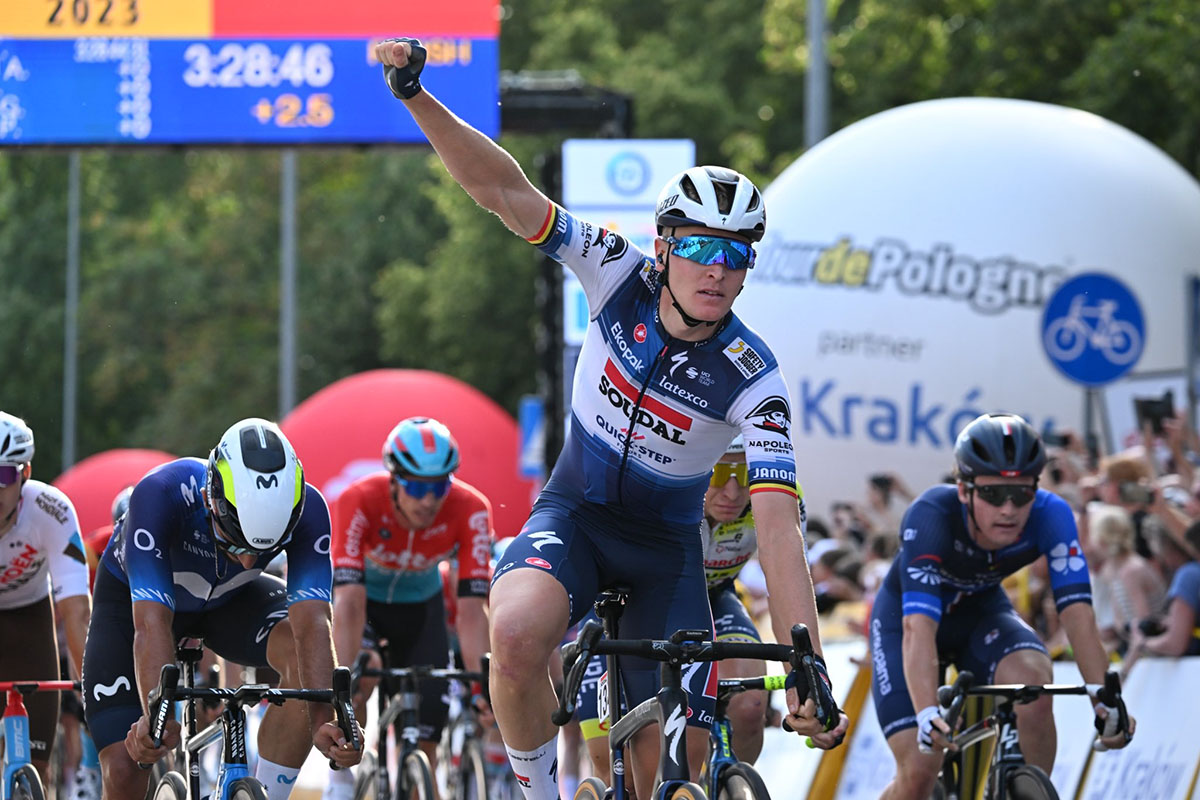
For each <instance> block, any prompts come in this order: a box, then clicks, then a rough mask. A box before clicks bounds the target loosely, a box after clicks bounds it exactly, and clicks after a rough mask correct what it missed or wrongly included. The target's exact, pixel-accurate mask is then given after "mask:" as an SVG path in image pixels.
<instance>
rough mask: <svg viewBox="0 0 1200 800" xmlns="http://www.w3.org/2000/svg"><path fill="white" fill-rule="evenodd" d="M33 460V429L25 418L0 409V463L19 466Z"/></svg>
mask: <svg viewBox="0 0 1200 800" xmlns="http://www.w3.org/2000/svg"><path fill="white" fill-rule="evenodd" d="M30 461H33V430H32V429H31V428H30V427H29V426H28V425H26V424H25V420H23V419H21V418H20V417H14V416H13V415H12V414H7V413H5V412H3V411H0V464H3V465H5V466H10V467H19V466H22V465H24V464H28V463H29V462H30Z"/></svg>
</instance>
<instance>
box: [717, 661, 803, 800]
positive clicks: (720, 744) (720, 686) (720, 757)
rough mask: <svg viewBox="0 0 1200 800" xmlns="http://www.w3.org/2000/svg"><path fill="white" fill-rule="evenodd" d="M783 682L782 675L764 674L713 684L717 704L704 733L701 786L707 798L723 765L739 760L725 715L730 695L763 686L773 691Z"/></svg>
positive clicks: (731, 727) (785, 680)
mask: <svg viewBox="0 0 1200 800" xmlns="http://www.w3.org/2000/svg"><path fill="white" fill-rule="evenodd" d="M786 682H787V676H785V675H764V676H762V677H761V678H740V679H731V680H723V681H719V682H718V683H717V707H716V709H715V710H714V711H713V723H712V727H711V728H710V729H709V732H708V738H709V741H710V742H712V748H711V750H710V751H709V756H708V775H707V778H708V780H707V783H708V785H707V786H706V787H705V788H706V789H707V790H708V796H709V797H716V796H717V789H718V787H719V786H720V780H721V773H722V772H724V771H725V769H726V768H727V767H730V766H733V765H734V764H737V763H738V760H739V759H738V757H737V754H736V753H734V752H733V725H732V723H730V721H729V716H728V711H729V701H730V700H732V699H733V697H734V695H736V694H739V693H741V692H745V691H752V690H757V689H763V690H766V691H771V692H773V691H775V690H777V689H783V688H784V685H785V683H786Z"/></svg>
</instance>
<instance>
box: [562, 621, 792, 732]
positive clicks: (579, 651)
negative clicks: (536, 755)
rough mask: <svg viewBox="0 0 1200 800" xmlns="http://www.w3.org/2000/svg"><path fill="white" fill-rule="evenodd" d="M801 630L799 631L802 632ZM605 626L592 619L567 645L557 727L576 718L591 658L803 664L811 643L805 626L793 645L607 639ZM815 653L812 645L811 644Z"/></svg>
mask: <svg viewBox="0 0 1200 800" xmlns="http://www.w3.org/2000/svg"><path fill="white" fill-rule="evenodd" d="M798 629H799V630H798ZM603 634H604V627H603V626H602V625H601V624H600V623H599V622H597V621H596V620H588V621H587V623H585V624H584V626H583V628H582V629H580V631H579V635H578V636H577V637H576V639H575V641H573V642H569V643H567V644H565V645H563V648H562V658H563V673H564V675H566V679H565V680H564V681H563V690H562V694H561V695H560V696H559V698H558V708H557V709H555V711H554V712H553V713H552V714H551V715H550V719H551V721H552V722H553V723H554V724H555V725H560V726H561V725H566V724H567V722H569V721H570V719H571V717H572V715H574V713H575V710H576V706H577V704H578V695H579V687H580V686H581V685H582V683H583V674H584V672H585V671H586V670H587V664H588V661H589V660H591V657H592V656H594V655H596V656H605V655H616V656H634V657H637V658H645V659H648V660H651V661H662V662H665V663H669V664H692V663H695V662H698V661H700V662H702V661H722V660H724V659H727V658H747V659H760V660H763V661H781V662H784V663H791V664H792V665H793V667H795V666H796V665H797V664H799V663H800V660H799V657H798V656H797V655H796V653H797V652H798V651H799V650H800V649H801V648H802V646H803V642H805V641H808V629H807V628H805V627H804V626H803V625H796V626H794V627H793V628H792V646H791V647H789V646H787V645H782V644H764V643H761V642H712V641H707V640H706V639H701V637H707V636H709V635H711V634H710V633H709V632H708V631H689V630H680V631H676V632H675V633H674V634H673V635H672V636H671V638H670V639H666V640H663V639H604V638H602V636H603ZM808 649H809V652H810V653H811V651H812V644H811V642H810V641H809V642H808Z"/></svg>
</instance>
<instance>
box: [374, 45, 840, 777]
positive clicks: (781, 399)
mask: <svg viewBox="0 0 1200 800" xmlns="http://www.w3.org/2000/svg"><path fill="white" fill-rule="evenodd" d="M413 44H414V40H409V39H400V40H390V41H385V42H381V43H380V44H378V45H377V46H376V48H375V54H376V56H377V57H378V59H379V60H380V62H382V64H383V65H384V73H385V77H386V80H387V83H388V86H389V88H390V89H391V90H392V92H393V94H395V95H396V96H397V97H399V98H403V99H404V101H405V106H406V107H407V109H408V111H409V112H410V113H411V114H412V115H413V118H414V119H415V120H416V122H417V124H418V125H419V126H420V127H421V129H422V131H424V133H425V135H426V137H427V138H428V139H429V141H430V143H431V144H432V145H433V147H434V149H435V150H436V151H437V153H438V155H439V156H440V157H441V159H442V162H443V163H444V164H445V165H446V168H447V169H448V170H449V172H450V174H451V175H452V176H453V177H454V179H455V180H457V181H458V182H459V184H461V185H462V187H463V188H464V189H465V190H466V191H467V193H468V194H469V195H470V196H471V197H472V198H473V199H474V200H475V201H476V202H477V203H479V204H480V205H481V206H483V207H484V208H486V209H488V210H490V211H492V212H493V213H495V214H496V215H498V216H499V217H500V218H501V220H503V222H504V223H505V225H507V226H508V227H509V229H511V230H512V231H513V232H515V233H517V234H518V235H520V236H523V237H525V238H527V239H528V240H529V241H530V242H531V243H532V244H534V245H536V246H537V247H538V248H539V249H540V250H541V251H542V252H544V253H546V254H547V255H549V256H551V257H552V258H554V259H556V260H558V261H559V262H560V263H562V264H564V265H566V266H568V267H570V268H571V269H572V270H573V271H574V272H575V273H576V274H577V275H578V277H579V279H580V281H581V282H582V283H583V286H584V289H585V291H586V293H587V297H588V306H589V309H590V313H591V323H590V324H589V327H588V332H587V334H586V337H585V341H584V345H583V350H582V352H581V354H580V360H579V366H578V367H577V368H576V373H575V382H574V387H575V388H574V390H573V393H572V401H571V406H572V407H571V426H570V433H569V436H568V440H567V442H566V444H565V446H564V448H563V451H562V453H561V455H560V456H559V459H558V462H557V464H556V465H555V467H554V472H553V474H552V475H551V477H550V480H549V482H548V483H547V485H546V487H545V488H544V489H543V491H542V493H541V495H540V496H539V498H538V500H537V503H536V504H535V506H534V509H533V512H532V516H531V517H530V519H529V521H528V522H527V523H526V525H525V527H524V529H523V530H522V533H521V535H520V536H518V537H517V539H516V540H515V541H514V542H513V543H512V544H511V545H510V546H509V547H508V548H507V549H506V550H505V553H504V557H503V558H502V559H501V561H500V563H499V564H498V565H497V567H496V577H495V578H494V582H493V584H492V594H491V598H490V600H491V612H492V613H491V619H490V622H491V631H490V634H491V638H490V641H491V645H492V662H491V663H492V681H491V686H492V702H493V710H494V712H495V715H496V719H497V721H498V722H499V724H500V729H501V732H502V733H503V736H504V741H505V743H506V746H507V747H508V750H509V759H510V761H511V762H512V764H513V770H514V772H515V773H516V775H517V776H518V782H519V783H521V784H522V788H523V789H524V791H525V794H526V796H527V797H528V798H530V799H531V800H551V799H552V798H556V797H557V796H558V789H557V787H556V785H555V783H556V758H555V750H556V745H557V741H556V736H555V729H554V726H553V725H552V723H551V722H550V715H551V712H552V711H553V710H554V709H555V707H556V705H557V702H556V699H555V696H554V691H553V689H552V687H551V683H550V679H549V676H548V674H547V664H548V663H549V661H550V655H551V652H552V651H553V650H554V648H555V647H557V646H558V643H559V642H560V641H561V640H562V637H563V634H564V632H565V631H566V629H567V626H568V624H569V623H571V622H574V621H577V620H579V619H580V618H581V617H583V615H584V614H585V613H586V612H587V610H588V609H589V607H590V606H591V603H592V600H593V599H594V598H595V596H596V594H597V592H598V590H599V589H600V588H601V587H602V586H604V585H605V584H608V583H612V582H622V583H625V584H627V585H629V586H631V588H632V593H631V600H630V604H629V606H628V608H627V609H626V612H625V615H624V616H623V618H622V636H629V637H632V638H644V637H654V638H659V637H662V636H664V635H667V634H670V633H671V632H673V631H674V630H676V629H680V628H690V629H697V628H703V629H707V630H710V631H711V629H712V628H711V624H712V619H711V616H710V612H709V608H708V597H707V596H708V592H707V587H706V583H705V579H704V553H703V550H702V547H701V542H700V537H699V536H697V531H698V529H699V525H700V517H701V507H702V502H703V497H704V491H705V488H706V487H707V486H708V485H709V475H710V473H711V471H712V467H713V464H714V463H716V461H717V460H718V459H719V458H720V457H721V454H722V453H724V452H725V448H726V445H728V444H729V441H730V440H731V439H732V438H733V437H734V435H735V434H736V433H738V432H739V431H740V432H742V433H743V435H744V437H745V441H746V452H747V462H748V463H749V472H750V498H751V499H750V502H751V505H752V507H753V510H754V517H755V520H756V522H757V529H758V540H759V547H760V548H761V550H762V553H763V558H762V562H763V565H764V570H765V572H766V578H767V583H768V585H769V587H770V589H771V617H772V620H773V621H774V626H775V634H776V637H777V638H778V639H780V640H781V641H789V630H790V627H791V625H792V624H793V623H795V622H804V623H807V625H808V626H809V629H810V630H811V631H812V632H813V633H814V634H815V633H816V629H817V617H816V608H815V601H814V599H813V589H812V581H811V578H810V576H809V574H808V567H807V564H806V562H805V557H804V540H803V536H802V534H801V530H800V515H799V508H798V505H797V502H796V499H797V494H796V469H795V456H794V454H793V450H792V445H791V440H790V424H791V419H790V403H789V400H788V391H787V386H786V383H785V382H784V379H783V377H782V375H781V374H780V371H779V367H778V364H777V363H776V360H775V357H774V356H773V355H772V353H771V351H770V350H769V349H768V348H767V346H766V344H765V343H764V342H763V341H762V339H761V338H760V337H759V336H758V335H757V334H755V333H754V332H753V331H752V330H751V329H750V328H749V327H747V326H746V325H745V324H744V323H743V322H742V321H741V320H739V319H738V318H737V317H736V316H734V314H733V313H732V311H731V308H732V305H733V300H734V298H735V297H736V296H737V294H738V292H740V291H741V287H742V284H743V282H744V281H745V278H746V269H747V268H749V267H750V266H752V265H753V263H754V249H753V247H752V243H753V242H757V241H759V240H760V239H761V238H762V235H763V232H764V230H765V214H764V211H763V203H762V196H761V195H760V194H759V192H758V190H757V189H756V188H755V187H754V185H753V184H752V183H751V182H750V181H749V180H748V179H747V178H745V177H744V176H742V175H740V174H738V173H737V172H734V171H732V170H728V169H722V168H717V167H696V168H693V169H690V170H687V171H686V172H684V173H682V174H680V175H678V176H676V177H675V178H674V179H673V180H672V181H671V182H670V183H669V184H668V186H667V187H666V188H665V189H664V190H663V192H662V194H661V195H660V198H659V203H658V209H657V212H656V222H657V224H658V227H659V233H660V236H659V237H658V238H657V239H656V240H655V243H654V255H653V256H649V255H647V254H645V253H643V252H641V251H640V250H638V249H637V248H636V247H634V246H633V245H631V244H630V243H629V242H628V241H627V240H626V239H624V238H623V237H622V236H620V235H619V234H617V233H615V232H612V231H606V230H604V229H603V228H600V227H597V226H595V225H593V224H590V223H587V222H584V221H582V220H578V219H576V218H575V217H573V216H572V215H571V214H569V213H567V212H566V211H564V210H563V209H562V208H560V207H559V206H557V205H555V204H554V203H552V202H550V200H549V199H548V198H547V197H546V196H545V195H544V194H542V193H541V192H540V191H538V190H537V189H536V188H534V186H533V185H532V184H530V182H529V180H528V179H527V178H526V176H525V174H524V173H523V172H522V170H521V168H520V166H519V165H518V164H517V163H516V161H515V160H513V158H512V156H510V155H509V154H508V153H507V152H505V151H504V150H503V149H502V148H501V147H499V146H498V145H497V144H495V143H494V142H492V141H491V140H490V139H488V138H487V137H486V136H484V135H483V134H481V133H480V132H479V131H477V130H475V129H474V128H472V127H470V126H469V125H467V124H466V123H464V122H463V121H462V120H460V119H459V118H458V117H456V116H454V114H452V113H451V112H450V111H449V110H447V109H446V107H445V106H443V105H442V104H441V103H440V102H438V101H437V100H436V99H435V98H434V97H433V96H432V95H430V94H429V93H428V92H426V91H424V90H423V89H422V87H421V85H420V80H419V74H420V70H421V67H422V66H423V65H424V61H423V58H422V56H423V52H424V51H423V49H422V50H418V51H416V55H417V58H416V59H414V61H413V62H412V63H411V64H410V60H409V57H410V55H412V54H413V53H414V50H413ZM814 644H815V645H816V647H817V648H818V649H819V648H820V643H819V641H814ZM626 666H628V667H629V669H628V671H627V672H626V674H625V678H626V688H627V689H628V695H629V700H630V702H631V703H637V702H639V701H641V700H642V699H645V698H647V697H649V696H651V695H652V694H653V693H654V691H656V689H657V685H658V669H657V665H656V664H654V663H652V662H639V661H636V660H634V659H627V660H626ZM822 669H823V667H822ZM623 671H625V670H623ZM711 672H712V671H711V670H710V669H708V668H704V669H697V670H696V671H695V675H694V677H693V678H692V680H691V681H690V682H689V691H690V694H691V697H692V701H693V702H692V705H693V709H694V713H693V714H692V718H691V719H689V723H691V724H692V726H694V727H692V728H691V732H692V734H693V735H692V736H689V739H690V740H693V741H694V745H693V746H694V747H695V748H696V750H695V751H694V752H701V753H702V752H703V750H704V747H705V746H706V742H705V739H706V731H705V730H704V726H705V724H706V723H705V718H706V715H711V713H712V708H713V704H714V702H715V698H714V697H713V696H712V695H713V693H714V689H713V687H712V686H711V685H710V681H709V675H710V674H711ZM823 683H824V686H822V687H820V689H819V691H827V690H828V679H827V678H826V679H825V680H824V681H823ZM800 688H801V689H802V690H803V691H805V692H807V690H808V687H807V686H806V685H804V686H801V687H800ZM797 696H798V695H797V692H796V691H795V689H793V690H792V691H790V692H789V695H788V709H789V716H788V718H787V721H788V722H789V724H791V726H792V727H793V728H795V729H797V730H798V731H799V732H801V733H802V734H805V735H811V736H812V737H813V739H814V741H815V742H816V744H818V745H819V746H821V747H832V746H834V745H835V744H836V743H837V742H838V741H840V738H841V736H842V734H843V732H844V730H845V728H846V726H847V725H848V720H846V718H845V716H844V715H838V719H837V720H833V721H831V722H833V723H834V727H833V729H832V730H829V731H823V727H824V726H823V725H822V723H821V722H819V721H818V720H817V719H816V711H815V705H814V704H813V703H812V702H811V701H806V702H805V703H804V704H803V705H802V704H801V703H799V702H798V700H797ZM830 702H832V700H830ZM672 735H678V733H677V732H674V733H672ZM658 736H659V732H658V731H656V730H644V731H642V735H641V736H640V738H639V739H638V740H637V741H636V742H635V744H634V768H635V769H634V773H635V774H634V777H635V782H636V784H637V786H638V794H639V795H640V796H643V797H649V796H650V795H651V789H650V786H651V783H652V781H653V775H654V769H655V766H656V764H655V762H656V759H657V755H656V753H657V747H658ZM690 744H691V742H690ZM701 761H702V759H699V758H697V759H695V760H694V761H693V762H692V764H693V766H694V767H695V768H696V769H697V770H698V769H699V765H700V762H701Z"/></svg>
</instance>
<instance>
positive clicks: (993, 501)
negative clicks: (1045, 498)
mask: <svg viewBox="0 0 1200 800" xmlns="http://www.w3.org/2000/svg"><path fill="white" fill-rule="evenodd" d="M967 487H968V488H969V489H970V490H971V491H973V492H975V493H976V494H978V495H979V497H980V499H982V500H983V501H984V502H985V503H987V504H988V505H990V506H996V508H999V507H1000V506H1002V505H1004V503H1005V501H1007V500H1012V503H1013V505H1014V506H1016V507H1017V508H1020V507H1021V506H1024V505H1028V504H1029V503H1032V502H1033V498H1035V497H1037V487H1036V486H1031V485H1029V484H1027V483H989V484H978V483H968V484H967Z"/></svg>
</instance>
